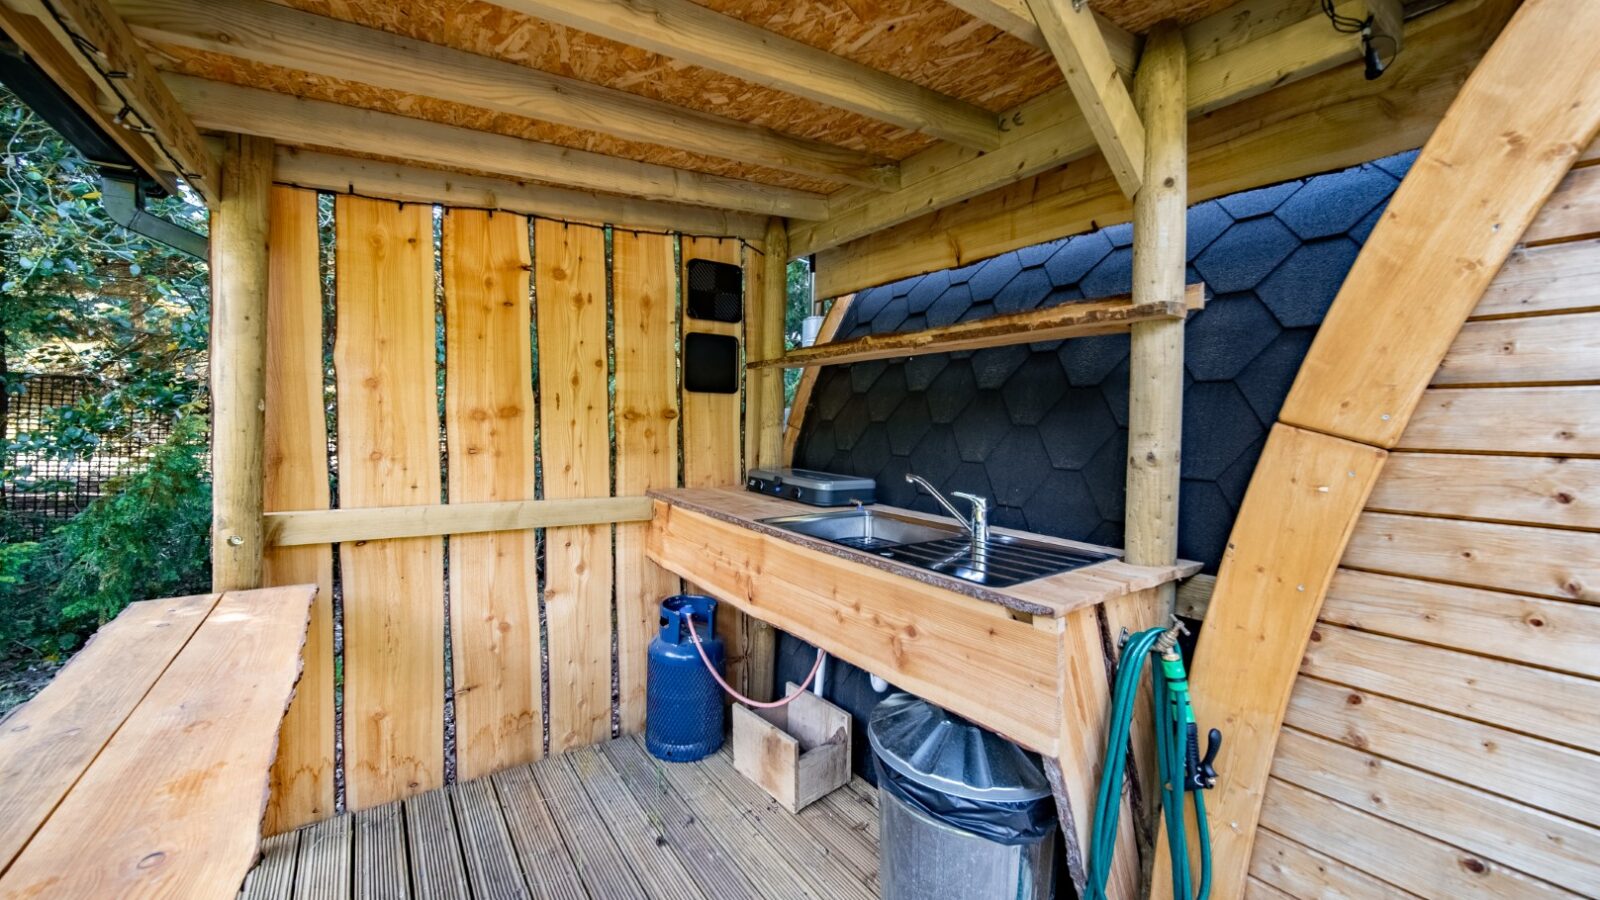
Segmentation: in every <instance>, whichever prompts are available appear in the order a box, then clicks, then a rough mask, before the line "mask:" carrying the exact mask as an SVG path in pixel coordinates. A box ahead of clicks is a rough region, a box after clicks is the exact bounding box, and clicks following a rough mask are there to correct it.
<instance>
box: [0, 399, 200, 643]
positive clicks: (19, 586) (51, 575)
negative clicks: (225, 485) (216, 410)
mask: <svg viewBox="0 0 1600 900" xmlns="http://www.w3.org/2000/svg"><path fill="white" fill-rule="evenodd" d="M206 454H207V448H206V432H205V420H204V418H203V417H201V416H198V415H188V416H185V417H183V418H182V419H180V420H179V422H178V425H177V427H176V428H175V429H174V430H173V433H172V436H171V438H170V439H169V440H168V441H167V442H166V443H165V444H164V445H162V446H161V447H159V448H158V449H157V450H156V452H155V453H154V454H153V455H152V456H151V458H150V461H149V462H148V463H147V464H145V465H141V466H137V467H135V468H133V469H132V470H130V471H129V472H128V473H127V474H125V475H123V476H121V477H119V478H118V479H117V480H115V481H114V482H112V483H111V485H110V486H109V488H110V493H109V495H108V496H105V497H101V498H100V499H99V500H96V501H95V502H94V503H93V504H91V505H90V506H89V508H88V509H86V510H84V511H83V512H82V513H79V514H78V515H77V516H76V517H75V518H73V519H72V521H70V522H68V523H67V524H66V525H64V526H62V527H61V528H59V529H57V530H56V531H55V532H53V533H52V534H51V535H49V536H48V537H47V538H45V539H44V540H43V541H41V542H38V543H34V544H11V545H6V546H4V547H0V608H3V609H5V610H6V615H4V616H0V640H4V641H5V642H6V644H8V645H9V646H10V647H11V648H12V649H13V650H17V649H26V650H29V651H32V652H35V653H39V654H42V655H45V656H54V655H57V654H59V653H60V652H62V651H63V650H67V649H71V648H72V647H73V646H76V644H77V643H78V642H79V641H80V640H81V639H82V638H83V637H86V636H87V635H88V634H90V633H92V632H93V631H94V630H95V629H96V628H98V627H99V626H100V625H102V624H104V623H105V622H107V621H109V620H110V619H112V618H113V617H115V616H116V614H117V613H119V612H121V611H122V609H123V608H124V607H126V606H127V605H128V604H129V603H132V602H134V601H135V600H143V599H147V598H150V597H173V596H181V595H185V594H194V593H201V592H204V591H205V590H207V585H208V584H209V583H210V581H211V560H210V550H209V547H210V528H211V486H210V484H209V480H208V477H207V475H206V469H205V459H206Z"/></svg>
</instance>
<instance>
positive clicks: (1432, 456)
mask: <svg viewBox="0 0 1600 900" xmlns="http://www.w3.org/2000/svg"><path fill="white" fill-rule="evenodd" d="M1591 155H1592V154H1591ZM1596 176H1600V167H1596V166H1589V167H1587V168H1585V167H1579V168H1575V169H1574V170H1573V171H1572V172H1571V173H1570V174H1569V175H1568V176H1567V179H1566V181H1565V182H1564V183H1563V185H1562V187H1561V188H1560V189H1558V191H1557V193H1556V195H1555V197H1554V198H1552V201H1551V203H1550V204H1548V205H1547V206H1546V207H1545V209H1544V210H1543V211H1542V212H1541V213H1540V215H1539V218H1538V219H1537V220H1536V221H1535V222H1534V224H1533V225H1531V226H1530V227H1529V229H1528V231H1527V233H1526V234H1527V235H1532V236H1536V237H1537V241H1538V243H1537V245H1534V246H1526V247H1524V248H1522V249H1519V250H1517V251H1516V252H1515V254H1514V255H1513V257H1512V258H1511V260H1510V261H1509V262H1508V263H1507V264H1506V266H1505V267H1504V269H1503V270H1502V271H1501V272H1500V274H1499V276H1498V277H1497V278H1496V279H1495V281H1494V283H1493V284H1492V285H1491V286H1490V288H1489V290H1488V292H1487V293H1486V294H1485V295H1484V297H1483V299H1482V300H1481V301H1480V302H1479V304H1478V306H1477V307H1476V309H1475V311H1474V314H1473V316H1472V317H1471V319H1470V320H1469V322H1468V324H1467V325H1466V326H1465V327H1464V328H1463V329H1462V330H1461V333H1460V335H1459V336H1458V337H1457V338H1456V340H1455V342H1454V344H1453V345H1452V346H1451V347H1450V350H1449V352H1448V353H1447V355H1446V356H1445V360H1444V363H1443V365H1441V366H1440V368H1439V370H1438V372H1437V373H1436V374H1435V376H1434V378H1433V382H1432V385H1431V386H1430V387H1429V388H1428V390H1427V391H1426V392H1425V394H1424V395H1423V398H1422V401H1421V403H1420V404H1419V406H1418V409H1417V412H1416V414H1415V416H1414V417H1413V418H1412V420H1411V422H1410V424H1409V426H1408V427H1407V428H1406V430H1405V432H1404V434H1403V436H1402V437H1401V439H1400V442H1399V444H1398V446H1397V447H1396V449H1395V450H1394V451H1393V453H1392V454H1391V457H1390V461H1389V464H1388V466H1387V467H1386V468H1385V469H1384V471H1383V473H1382V475H1381V476H1380V477H1379V479H1378V482H1377V484H1376V486H1375V488H1374V490H1373V492H1372V495H1371V497H1370V498H1369V499H1368V501H1367V506H1366V511H1365V512H1364V513H1363V514H1362V516H1361V518H1360V520H1359V521H1358V523H1357V525H1356V530H1355V534H1354V536H1353V537H1352V538H1351V541H1350V544H1349V546H1348V548H1347V549H1346V551H1345V554H1344V557H1343V559H1342V561H1341V564H1340V568H1339V570H1338V572H1337V573H1336V574H1335V576H1334V579H1333V583H1332V586H1331V588H1330V590H1329V593H1328V598H1327V601H1326V602H1325V604H1324V605H1323V607H1322V611H1321V613H1320V616H1319V619H1318V622H1317V625H1316V630H1315V632H1314V633H1313V637H1312V640H1311V643H1310V644H1309V647H1308V650H1307V653H1306V656H1305V659H1304V661H1303V663H1302V664H1301V669H1300V677H1299V680H1298V682H1297V683H1296V685H1295V689H1294V693H1293V696H1292V697H1291V699H1290V703H1289V709H1288V714H1287V717H1286V718H1285V726H1284V732H1283V735H1282V738H1281V740H1280V742H1279V746H1278V752H1277V756H1276V757H1275V759H1274V762H1273V767H1272V778H1271V780H1270V782H1269V784H1268V788H1267V794H1266V799H1265V804H1264V806H1263V809H1262V816H1261V838H1260V840H1258V842H1257V844H1256V848H1255V855H1254V858H1253V860H1252V866H1251V875H1252V877H1253V878H1254V879H1256V880H1257V881H1259V882H1261V883H1264V884H1266V885H1268V886H1270V887H1271V888H1275V889H1277V890H1278V891H1281V892H1283V893H1285V894H1288V895H1291V896H1299V897H1311V896H1329V895H1332V894H1335V893H1339V892H1344V893H1346V894H1350V893H1355V894H1359V895H1364V896H1375V895H1378V894H1390V895H1408V896H1409V895H1416V896H1452V897H1487V896H1517V897H1557V896H1560V897H1568V896H1574V895H1586V896H1593V895H1595V894H1600V867H1597V866H1596V865H1595V852H1596V849H1597V848H1600V812H1597V811H1596V808H1595V806H1594V804H1593V803H1592V802H1589V801H1588V799H1586V798H1590V797H1593V796H1594V792H1595V791H1596V790H1600V752H1597V751H1596V748H1597V747H1600V717H1597V716H1596V715H1595V714H1594V710H1595V708H1596V705H1597V704H1600V663H1597V662H1596V654H1595V652H1594V648H1595V647H1596V646H1597V645H1600V605H1597V601H1600V563H1597V562H1596V560H1600V499H1597V498H1600V371H1596V366H1595V358H1596V355H1597V354H1596V346H1597V344H1600V243H1597V242H1596V241H1594V240H1592V239H1588V238H1590V237H1591V236H1592V235H1594V234H1596V233H1600V177H1596Z"/></svg>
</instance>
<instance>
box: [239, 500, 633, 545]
mask: <svg viewBox="0 0 1600 900" xmlns="http://www.w3.org/2000/svg"><path fill="white" fill-rule="evenodd" d="M266 518H267V543H268V544H269V545H273V546H278V547H293V546H299V545H302V544H324V543H327V542H329V541H334V542H342V541H374V540H381V539H384V538H403V537H428V536H431V535H439V534H479V533H483V532H491V531H520V530H522V529H525V528H554V527H557V526H561V525H609V524H611V523H613V522H642V521H644V520H646V519H648V518H650V500H649V498H648V497H588V498H582V499H578V500H488V501H484V502H482V503H429V504H424V505H420V506H379V507H371V508H367V509H329V510H296V511H294V512H282V513H268V514H267V517H266Z"/></svg>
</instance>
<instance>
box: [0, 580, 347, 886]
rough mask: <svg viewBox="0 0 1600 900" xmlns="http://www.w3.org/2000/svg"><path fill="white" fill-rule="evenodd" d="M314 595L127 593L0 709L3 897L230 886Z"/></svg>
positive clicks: (276, 591)
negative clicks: (159, 596) (133, 599)
mask: <svg viewBox="0 0 1600 900" xmlns="http://www.w3.org/2000/svg"><path fill="white" fill-rule="evenodd" d="M315 594H316V587H315V586H314V585H302V586H298V587H283V588H267V589H263V590H255V591H234V592H228V593H225V594H209V595H201V596H195V597H177V598H173V599H169V600H147V601H145V602H142V603H135V604H133V605H131V606H129V607H128V608H127V609H126V610H124V611H123V613H122V615H120V616H118V617H117V618H116V619H115V620H114V621H112V622H111V623H110V624H108V625H106V626H105V627H103V628H101V629H100V631H99V633H97V634H96V635H95V636H94V638H93V639H92V640H90V642H89V643H88V645H87V646H85V647H84V648H83V650H82V651H80V652H79V653H78V655H77V656H75V657H74V658H73V659H72V661H71V662H69V663H67V665H66V666H65V667H64V668H63V669H62V670H61V672H60V674H58V675H57V676H56V678H55V680H54V681H52V682H51V683H50V684H49V685H48V686H47V687H46V688H45V689H44V690H43V691H41V692H40V693H39V695H38V696H37V697H35V698H34V699H33V700H31V701H29V702H28V703H27V704H25V705H23V706H22V707H20V708H18V709H17V710H16V711H15V712H14V713H13V714H12V715H11V716H10V717H8V718H6V719H5V720H3V721H0V898H13V897H45V896H48V897H133V896H154V895H160V896H183V897H218V898H222V897H232V896H234V895H236V894H237V892H238V890H239V884H240V882H241V881H243V879H244V876H245V874H246V873H247V872H248V871H249V869H250V867H251V865H253V864H254V862H255V859H256V855H257V849H258V845H259V843H260V839H261V819H262V814H263V812H264V810H265V808H266V802H267V779H268V773H269V770H270V769H271V766H272V759H273V756H274V754H275V753H276V749H277V735H278V727H279V724H280V723H281V722H282V720H283V714H284V710H285V709H287V707H288V705H289V700H290V698H291V697H292V696H293V695H294V686H295V682H296V681H297V680H298V679H299V677H300V667H301V662H300V651H301V647H302V645H303V644H304V643H305V635H306V622H307V616H308V614H309V609H310V604H311V598H312V597H313V596H314V595H315Z"/></svg>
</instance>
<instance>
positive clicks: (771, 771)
mask: <svg viewBox="0 0 1600 900" xmlns="http://www.w3.org/2000/svg"><path fill="white" fill-rule="evenodd" d="M787 690H788V694H794V693H796V692H797V691H799V690H800V689H799V688H798V687H797V686H796V685H794V684H792V683H791V684H790V685H789V686H788V689H787ZM733 766H734V768H735V769H737V770H738V771H739V774H741V775H743V776H744V777H746V778H748V779H750V780H751V781H754V782H755V783H756V784H758V785H760V786H761V787H762V788H764V789H765V790H766V792H767V793H769V794H771V795H772V796H773V797H774V798H776V799H777V801H778V802H779V803H781V804H783V807H784V809H787V810H789V811H790V812H799V811H800V810H801V809H804V808H805V807H806V806H807V805H808V804H810V803H811V802H812V801H814V800H818V799H821V798H822V797H825V796H827V795H828V794H829V793H831V792H833V790H834V789H836V788H839V787H842V786H844V785H845V784H846V783H847V782H849V780H850V714H849V713H847V712H845V711H844V710H842V709H840V708H839V707H837V706H834V705H833V704H832V703H829V702H828V701H826V700H824V699H822V698H821V697H818V696H817V695H815V694H812V693H805V692H803V693H801V695H800V696H799V697H797V698H796V699H795V700H794V701H793V702H791V703H790V704H789V705H788V706H782V707H779V708H777V709H749V708H748V707H744V706H739V705H735V706H734V707H733Z"/></svg>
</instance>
